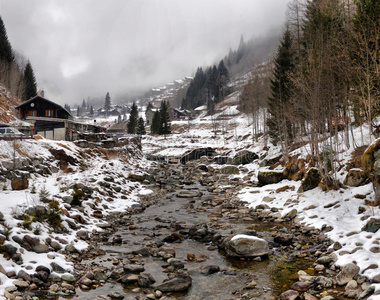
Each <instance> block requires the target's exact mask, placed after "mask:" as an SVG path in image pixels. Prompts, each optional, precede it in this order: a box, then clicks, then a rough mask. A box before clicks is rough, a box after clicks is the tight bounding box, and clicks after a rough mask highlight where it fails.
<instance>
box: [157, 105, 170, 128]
mask: <svg viewBox="0 0 380 300" xmlns="http://www.w3.org/2000/svg"><path fill="white" fill-rule="evenodd" d="M168 109H169V107H168V103H167V102H166V101H162V102H161V108H160V129H159V132H158V133H159V134H164V135H165V134H170V133H171V129H170V127H171V126H170V116H169V110H168Z"/></svg>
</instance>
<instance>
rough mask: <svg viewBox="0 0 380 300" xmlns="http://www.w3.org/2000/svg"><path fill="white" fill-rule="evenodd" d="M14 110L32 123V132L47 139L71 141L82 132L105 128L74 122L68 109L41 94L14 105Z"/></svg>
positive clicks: (95, 131) (79, 136)
mask: <svg viewBox="0 0 380 300" xmlns="http://www.w3.org/2000/svg"><path fill="white" fill-rule="evenodd" d="M16 112H17V113H18V116H19V118H20V119H21V120H26V121H27V122H29V123H32V124H33V126H34V128H33V131H32V134H39V135H42V136H43V137H45V138H47V139H52V140H67V141H73V140H77V139H78V138H81V136H82V135H83V134H97V133H100V132H105V130H106V129H105V128H104V127H102V126H97V125H96V124H83V123H78V122H75V121H74V120H73V116H72V115H71V113H70V112H69V111H67V110H66V109H65V108H63V107H62V106H60V105H59V104H57V103H54V102H52V101H50V100H48V99H46V98H44V97H41V96H35V97H33V98H31V99H29V100H28V101H26V102H24V103H22V104H21V105H19V106H16Z"/></svg>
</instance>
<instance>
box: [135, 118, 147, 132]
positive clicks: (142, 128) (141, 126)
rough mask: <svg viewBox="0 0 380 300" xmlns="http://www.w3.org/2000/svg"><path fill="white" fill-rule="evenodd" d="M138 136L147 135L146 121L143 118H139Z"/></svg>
mask: <svg viewBox="0 0 380 300" xmlns="http://www.w3.org/2000/svg"><path fill="white" fill-rule="evenodd" d="M137 134H138V135H144V134H146V131H145V122H144V119H143V118H142V117H140V118H139V122H138V127H137Z"/></svg>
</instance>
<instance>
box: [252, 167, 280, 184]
mask: <svg viewBox="0 0 380 300" xmlns="http://www.w3.org/2000/svg"><path fill="white" fill-rule="evenodd" d="M283 179H284V175H283V173H282V171H274V170H261V171H259V173H258V174H257V180H258V181H259V184H260V185H266V184H273V183H279V182H280V181H282V180H283Z"/></svg>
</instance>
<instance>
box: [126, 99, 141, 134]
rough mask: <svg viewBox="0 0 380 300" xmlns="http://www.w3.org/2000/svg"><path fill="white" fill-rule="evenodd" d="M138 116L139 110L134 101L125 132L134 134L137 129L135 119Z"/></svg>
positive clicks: (136, 119)
mask: <svg viewBox="0 0 380 300" xmlns="http://www.w3.org/2000/svg"><path fill="white" fill-rule="evenodd" d="M138 117H139V112H138V109H137V105H136V103H135V102H133V104H132V109H131V114H130V115H129V120H128V124H127V133H129V134H135V133H136V130H137V121H138Z"/></svg>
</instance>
